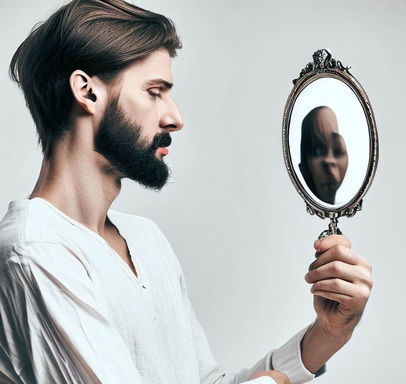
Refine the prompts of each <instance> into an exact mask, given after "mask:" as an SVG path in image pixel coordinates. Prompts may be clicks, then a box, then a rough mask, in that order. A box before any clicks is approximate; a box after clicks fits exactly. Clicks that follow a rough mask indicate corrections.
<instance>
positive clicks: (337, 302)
mask: <svg viewBox="0 0 406 384" xmlns="http://www.w3.org/2000/svg"><path fill="white" fill-rule="evenodd" d="M314 247H315V249H316V260H315V261H314V262H313V263H312V264H311V265H310V267H309V272H308V273H307V274H306V276H305V280H306V281H307V282H308V283H309V284H313V285H312V288H311V292H312V293H313V295H314V308H315V310H316V313H317V319H316V321H315V323H314V324H313V325H312V326H311V327H310V328H309V330H308V331H307V333H306V334H305V336H304V338H303V340H302V344H301V354H302V361H303V364H304V366H305V367H306V368H307V369H308V370H309V371H310V372H317V371H318V370H319V369H320V368H321V367H322V366H323V365H324V364H325V363H326V362H327V360H329V358H330V357H331V356H332V355H334V354H335V353H336V352H337V351H338V350H339V349H340V348H341V347H343V346H344V344H346V343H347V342H348V340H350V339H351V336H352V333H353V331H354V328H355V326H356V325H357V324H358V323H359V321H360V319H361V316H362V313H363V311H364V308H365V305H366V303H367V301H368V298H369V295H370V292H371V289H372V279H371V265H370V264H369V263H368V261H366V260H365V259H363V258H362V257H360V256H358V255H357V254H356V253H354V252H353V251H352V250H351V243H350V242H349V241H348V239H347V238H346V237H345V236H341V235H331V236H327V237H326V238H324V239H321V240H317V241H316V242H315V244H314Z"/></svg>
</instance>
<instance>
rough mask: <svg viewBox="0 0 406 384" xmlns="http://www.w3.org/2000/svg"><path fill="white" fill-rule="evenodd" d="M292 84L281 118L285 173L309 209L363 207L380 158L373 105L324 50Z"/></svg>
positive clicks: (348, 212) (334, 212) (321, 212)
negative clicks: (286, 172) (363, 199)
mask: <svg viewBox="0 0 406 384" xmlns="http://www.w3.org/2000/svg"><path fill="white" fill-rule="evenodd" d="M293 83H294V87H293V89H292V91H291V93H290V95H289V97H288V100H287V103H286V107H285V113H284V121H283V149H284V158H285V164H286V167H287V170H288V173H289V175H290V177H291V180H292V182H293V184H294V186H295V188H296V190H297V191H298V192H299V194H300V195H301V196H302V198H303V199H304V201H305V203H306V207H307V210H308V212H309V213H311V214H317V215H318V216H319V217H321V218H325V217H329V218H330V219H335V220H336V219H337V218H338V217H340V216H344V215H345V216H348V217H350V216H352V215H354V214H355V213H356V212H357V211H359V210H360V209H361V207H362V198H363V197H364V195H365V193H366V192H367V190H368V188H369V187H370V185H371V182H372V179H373V177H374V174H375V171H376V166H377V161H378V138H377V132H376V125H375V119H374V115H373V112H372V108H371V104H370V102H369V100H368V97H367V95H366V93H365V91H364V90H363V88H362V87H361V85H360V84H359V83H358V82H357V80H356V79H355V78H354V77H353V76H352V74H351V73H350V72H349V67H344V66H343V65H342V64H341V62H339V61H336V60H335V59H334V58H333V57H332V56H331V53H330V52H329V51H328V50H326V49H323V50H319V51H317V52H315V53H314V55H313V63H309V64H307V66H306V67H305V68H304V69H303V70H302V72H301V73H300V76H299V78H298V79H295V80H294V81H293Z"/></svg>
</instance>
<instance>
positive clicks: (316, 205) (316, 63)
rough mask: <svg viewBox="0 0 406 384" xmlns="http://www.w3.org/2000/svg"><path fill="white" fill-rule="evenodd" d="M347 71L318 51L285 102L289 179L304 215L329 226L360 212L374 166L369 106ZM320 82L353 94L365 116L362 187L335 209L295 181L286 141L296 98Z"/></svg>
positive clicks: (374, 142) (326, 52) (373, 126)
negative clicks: (334, 83)
mask: <svg viewBox="0 0 406 384" xmlns="http://www.w3.org/2000/svg"><path fill="white" fill-rule="evenodd" d="M349 69H350V67H345V66H343V65H342V63H341V62H340V61H337V60H335V59H334V58H333V57H332V55H331V52H330V51H329V50H327V49H321V50H318V51H316V52H315V53H314V54H313V62H310V63H308V64H307V65H306V67H305V68H304V69H303V70H302V71H301V72H300V75H299V77H298V78H297V79H295V80H293V84H294V86H293V89H292V91H291V93H290V95H289V97H288V99H287V102H286V106H285V111H284V116H283V129H282V143H283V155H284V160H285V165H286V168H287V171H288V174H289V176H290V179H291V181H292V183H293V185H294V186H295V188H296V190H297V192H298V193H299V194H300V196H301V197H302V198H303V200H304V201H305V203H306V210H307V212H308V213H310V214H311V215H314V214H316V215H317V216H318V217H320V218H322V219H324V218H330V224H333V223H337V219H338V218H339V217H342V216H347V217H352V216H353V215H355V213H356V212H358V211H360V210H361V208H362V201H363V200H362V199H363V197H364V196H365V194H366V193H367V191H368V189H369V187H370V186H371V183H372V180H373V178H374V176H375V172H376V168H377V164H378V135H377V130H376V124H375V118H374V114H373V111H372V108H371V104H370V102H369V99H368V96H367V94H366V92H365V91H364V89H363V88H362V86H361V85H360V84H359V82H358V81H357V80H356V79H355V78H354V76H353V75H352V74H351V73H350V72H349ZM324 78H332V79H336V80H339V81H341V82H342V83H344V84H345V85H346V86H347V87H349V89H350V90H351V91H352V92H353V93H354V94H355V96H356V98H357V99H358V101H359V103H360V105H361V106H362V109H363V112H364V114H365V119H366V122H367V126H368V133H369V160H368V166H367V169H366V172H365V177H364V180H363V182H362V185H361V187H360V188H359V190H358V192H357V193H356V194H355V195H354V196H353V197H352V198H351V199H350V200H349V201H346V202H345V203H343V204H342V205H338V206H336V205H330V204H327V203H326V204H323V202H321V201H317V199H315V198H314V197H313V196H311V194H309V193H308V188H306V186H304V185H303V184H302V181H301V180H300V178H299V177H298V175H297V172H296V170H295V167H294V165H293V163H292V154H291V147H290V138H289V133H290V128H291V127H290V125H291V118H292V112H293V110H294V106H295V103H296V101H297V100H298V97H299V96H300V94H301V93H302V92H303V90H304V89H305V88H307V87H308V86H309V85H310V84H313V83H314V82H315V81H317V80H320V79H324ZM330 229H331V228H330ZM330 233H331V231H330ZM333 233H336V232H334V229H333Z"/></svg>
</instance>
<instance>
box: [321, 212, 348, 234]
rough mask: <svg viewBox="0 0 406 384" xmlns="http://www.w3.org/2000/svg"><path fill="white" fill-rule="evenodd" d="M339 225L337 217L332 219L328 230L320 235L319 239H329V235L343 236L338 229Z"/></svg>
mask: <svg viewBox="0 0 406 384" xmlns="http://www.w3.org/2000/svg"><path fill="white" fill-rule="evenodd" d="M337 225H338V219H337V217H331V218H330V224H329V225H328V229H326V230H325V231H323V232H322V233H320V236H319V239H322V238H323V237H327V236H329V235H342V234H343V233H342V232H341V231H340V228H338V227H337Z"/></svg>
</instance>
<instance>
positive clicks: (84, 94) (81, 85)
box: [69, 69, 97, 115]
mask: <svg viewBox="0 0 406 384" xmlns="http://www.w3.org/2000/svg"><path fill="white" fill-rule="evenodd" d="M93 83H94V82H93V80H92V78H91V77H90V76H89V75H88V74H87V73H85V72H83V71H81V70H79V69H78V70H76V71H74V72H72V74H71V75H70V77H69V85H70V89H71V92H72V95H73V97H74V99H75V100H76V102H77V103H78V105H79V106H80V107H82V108H83V109H84V110H85V111H86V112H87V113H89V114H91V115H93V114H94V113H95V111H96V101H97V96H96V93H97V90H96V89H95V84H93Z"/></svg>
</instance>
